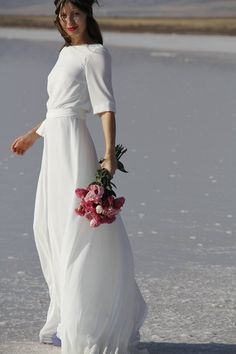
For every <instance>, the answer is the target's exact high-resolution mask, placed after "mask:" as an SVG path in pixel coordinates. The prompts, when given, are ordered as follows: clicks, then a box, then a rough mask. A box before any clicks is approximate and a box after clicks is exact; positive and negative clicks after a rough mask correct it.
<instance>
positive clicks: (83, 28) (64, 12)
mask: <svg viewBox="0 0 236 354" xmlns="http://www.w3.org/2000/svg"><path fill="white" fill-rule="evenodd" d="M86 17H87V14H86V13H85V12H83V11H81V10H80V9H78V7H76V6H75V5H73V4H72V3H71V2H68V3H66V4H65V5H64V6H63V8H62V9H61V11H60V13H59V19H60V24H61V26H62V28H63V30H64V31H65V32H66V33H67V34H68V35H69V36H70V37H71V39H72V43H73V44H76V43H77V42H81V41H83V40H86V39H87V37H88V35H87V24H86V23H87V22H86Z"/></svg>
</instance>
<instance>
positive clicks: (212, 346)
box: [140, 342, 236, 354]
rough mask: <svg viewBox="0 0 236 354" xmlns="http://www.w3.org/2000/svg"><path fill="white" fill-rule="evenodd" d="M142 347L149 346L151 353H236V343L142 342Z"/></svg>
mask: <svg viewBox="0 0 236 354" xmlns="http://www.w3.org/2000/svg"><path fill="white" fill-rule="evenodd" d="M140 348H147V349H148V351H149V353H150V354H215V353H217V354H235V353H236V344H219V343H209V344H187V343H157V342H142V343H140Z"/></svg>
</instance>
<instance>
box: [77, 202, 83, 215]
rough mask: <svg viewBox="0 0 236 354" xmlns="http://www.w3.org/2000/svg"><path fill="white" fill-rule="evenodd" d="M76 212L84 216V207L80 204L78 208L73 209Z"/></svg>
mask: <svg viewBox="0 0 236 354" xmlns="http://www.w3.org/2000/svg"><path fill="white" fill-rule="evenodd" d="M75 212H76V214H78V215H80V216H84V214H85V209H84V207H83V206H82V205H81V204H80V205H79V207H78V208H76V209H75Z"/></svg>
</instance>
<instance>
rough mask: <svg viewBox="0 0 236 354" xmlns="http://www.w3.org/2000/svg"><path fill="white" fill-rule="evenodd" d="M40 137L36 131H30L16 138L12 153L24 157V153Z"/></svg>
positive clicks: (12, 145)
mask: <svg viewBox="0 0 236 354" xmlns="http://www.w3.org/2000/svg"><path fill="white" fill-rule="evenodd" d="M38 137H39V135H38V134H37V133H35V132H34V131H30V132H28V133H26V134H24V135H22V136H19V137H18V138H16V139H15V140H14V141H13V143H12V144H11V151H12V152H13V153H14V154H16V155H24V153H25V152H26V151H27V150H28V149H29V148H30V147H31V146H32V145H33V144H34V143H35V141H36V140H37V138H38Z"/></svg>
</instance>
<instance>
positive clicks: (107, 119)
mask: <svg viewBox="0 0 236 354" xmlns="http://www.w3.org/2000/svg"><path fill="white" fill-rule="evenodd" d="M100 117H101V120H102V127H103V134H104V138H105V145H106V146H105V156H104V158H110V157H114V156H115V145H116V141H115V140H116V119H115V113H114V112H104V113H102V114H101V115H100Z"/></svg>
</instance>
